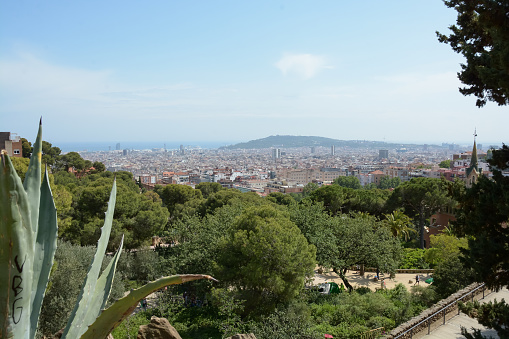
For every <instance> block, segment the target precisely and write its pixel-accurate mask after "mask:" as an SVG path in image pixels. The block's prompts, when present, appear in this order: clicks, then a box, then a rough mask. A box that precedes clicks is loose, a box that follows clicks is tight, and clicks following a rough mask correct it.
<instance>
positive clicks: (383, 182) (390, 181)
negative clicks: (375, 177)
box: [378, 175, 401, 190]
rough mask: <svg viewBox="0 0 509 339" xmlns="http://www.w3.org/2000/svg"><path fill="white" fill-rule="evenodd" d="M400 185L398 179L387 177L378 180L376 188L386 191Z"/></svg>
mask: <svg viewBox="0 0 509 339" xmlns="http://www.w3.org/2000/svg"><path fill="white" fill-rule="evenodd" d="M400 184H401V179H400V178H399V177H394V178H391V177H389V176H388V175H386V176H384V177H382V178H380V183H379V184H378V187H379V188H380V189H383V190H387V189H389V188H396V187H398V186H399V185H400Z"/></svg>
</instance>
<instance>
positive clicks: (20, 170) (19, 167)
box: [10, 157, 30, 182]
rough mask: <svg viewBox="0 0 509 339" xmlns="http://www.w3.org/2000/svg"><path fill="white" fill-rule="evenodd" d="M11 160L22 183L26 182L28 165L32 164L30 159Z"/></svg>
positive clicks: (16, 158)
mask: <svg viewBox="0 0 509 339" xmlns="http://www.w3.org/2000/svg"><path fill="white" fill-rule="evenodd" d="M10 159H11V162H12V165H13V166H14V169H15V170H16V173H17V174H18V176H19V178H20V179H21V182H23V180H25V173H26V172H27V170H28V164H29V163H30V159H27V158H25V157H23V158H18V157H12V158H10Z"/></svg>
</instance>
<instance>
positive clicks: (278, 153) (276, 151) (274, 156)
mask: <svg viewBox="0 0 509 339" xmlns="http://www.w3.org/2000/svg"><path fill="white" fill-rule="evenodd" d="M279 158H281V149H280V148H273V149H272V159H273V160H274V161H276V160H277V159H279Z"/></svg>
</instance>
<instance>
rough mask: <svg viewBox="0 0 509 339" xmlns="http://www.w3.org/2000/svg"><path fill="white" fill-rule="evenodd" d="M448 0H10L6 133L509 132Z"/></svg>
mask: <svg viewBox="0 0 509 339" xmlns="http://www.w3.org/2000/svg"><path fill="white" fill-rule="evenodd" d="M456 14H457V13H456V11H455V10H454V9H450V8H447V7H446V6H445V5H444V4H443V2H442V1H441V0H412V1H408V0H399V1H396V0H387V1H375V0H373V1H368V0H366V1H338V0H333V1H332V0H331V1H328V0H323V1H321V0H317V1H300V0H292V1H265V0H257V1H222V0H212V1H211V0H207V1H204V0H195V1H172V0H164V1H157V0H153V1H143V2H142V1H131V0H123V1H116V0H109V1H96V0H87V1H79V0H76V1H63V0H52V1H40V0H38V1H35V0H33V1H25V0H17V1H7V0H0V46H1V47H0V130H1V131H10V132H13V133H17V134H18V135H20V136H21V137H25V138H27V139H28V140H33V139H34V138H35V135H36V132H37V127H38V122H39V117H41V116H42V117H43V129H44V132H43V139H44V140H48V141H50V142H52V143H53V144H56V145H58V143H59V142H93V141H108V142H125V141H131V142H132V141H161V142H163V141H164V142H178V143H179V142H182V143H185V142H196V141H209V142H224V143H225V144H226V143H235V142H243V141H249V140H253V139H258V138H264V137H267V136H270V135H278V134H279V135H302V136H322V137H329V138H334V139H340V140H374V141H384V140H385V141H387V142H413V143H437V144H439V143H442V142H445V143H460V144H461V143H470V144H471V143H472V140H473V133H474V129H476V130H477V134H478V137H477V141H478V142H479V143H484V144H501V143H502V142H505V143H508V142H509V138H508V135H507V131H508V128H507V126H509V109H508V107H504V106H502V107H499V106H497V105H496V104H495V103H488V104H487V105H486V106H485V107H483V108H477V107H476V106H475V101H476V99H475V97H465V96H463V95H461V94H460V93H459V92H458V87H461V86H462V85H461V83H460V82H459V81H458V80H457V75H456V73H457V72H458V71H459V70H460V63H462V62H464V59H463V57H462V56H461V55H458V54H457V53H455V52H453V51H452V49H451V48H450V46H449V45H446V44H441V43H439V42H438V40H437V38H436V34H435V32H436V31H439V32H441V33H449V29H448V27H449V26H450V25H452V24H454V23H455V21H456Z"/></svg>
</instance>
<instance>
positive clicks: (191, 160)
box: [79, 144, 490, 195]
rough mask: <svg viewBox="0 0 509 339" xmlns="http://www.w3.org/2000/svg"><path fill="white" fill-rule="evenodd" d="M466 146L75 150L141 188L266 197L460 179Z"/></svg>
mask: <svg viewBox="0 0 509 339" xmlns="http://www.w3.org/2000/svg"><path fill="white" fill-rule="evenodd" d="M472 145H473V144H472ZM472 145H471V146H460V145H457V144H442V145H440V146H437V145H404V146H405V147H398V148H392V149H376V148H373V147H370V148H368V147H365V148H360V147H359V148H351V147H338V146H331V147H323V146H319V147H315V146H309V147H295V148H278V147H272V148H262V149H235V148H234V149H226V148H223V149H199V148H198V149H197V148H185V147H184V146H181V148H180V149H178V150H165V149H162V148H161V149H146V150H134V149H120V146H121V145H120V144H117V150H112V151H102V152H86V151H82V152H79V153H80V154H81V155H82V157H83V158H84V159H88V160H90V161H92V162H94V161H100V162H102V163H103V164H104V165H105V166H106V168H107V169H108V171H112V172H115V171H128V172H131V173H133V176H134V177H135V178H136V179H137V180H139V181H140V183H141V184H143V185H144V186H145V188H147V189H150V188H153V187H154V185H156V184H160V185H165V184H183V185H190V186H193V187H194V186H195V185H197V184H199V183H201V182H218V183H220V184H221V185H222V186H223V187H226V188H237V189H240V190H242V191H244V192H245V191H254V192H257V193H260V194H263V195H267V194H269V193H271V192H274V191H281V192H284V193H290V192H294V193H298V192H301V191H302V188H303V186H305V185H306V184H308V183H310V182H314V183H318V184H320V185H321V184H330V183H331V182H333V181H334V179H336V178H337V177H339V176H355V177H356V178H358V179H359V181H360V183H361V185H362V186H366V185H370V184H376V185H378V183H379V182H380V179H381V178H382V177H384V176H388V177H389V178H391V179H392V178H395V177H397V178H399V179H400V180H401V181H408V180H410V179H411V178H414V177H427V178H441V177H444V178H446V179H448V180H451V181H454V179H456V178H458V179H462V178H463V179H464V178H465V177H466V174H465V169H466V168H468V166H469V165H470V159H471V154H472V147H473V146H472ZM391 146H392V145H391ZM476 146H477V147H476V148H477V156H478V159H479V168H480V169H482V170H483V171H484V173H485V175H490V174H489V173H490V172H489V167H488V164H487V163H486V162H485V157H486V152H485V151H483V150H482V145H480V144H477V145H476ZM445 160H450V162H449V163H448V166H439V165H440V163H441V162H442V161H445ZM444 167H445V168H444Z"/></svg>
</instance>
